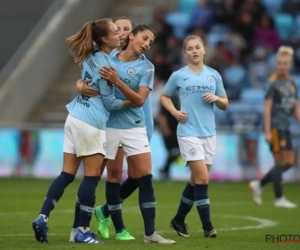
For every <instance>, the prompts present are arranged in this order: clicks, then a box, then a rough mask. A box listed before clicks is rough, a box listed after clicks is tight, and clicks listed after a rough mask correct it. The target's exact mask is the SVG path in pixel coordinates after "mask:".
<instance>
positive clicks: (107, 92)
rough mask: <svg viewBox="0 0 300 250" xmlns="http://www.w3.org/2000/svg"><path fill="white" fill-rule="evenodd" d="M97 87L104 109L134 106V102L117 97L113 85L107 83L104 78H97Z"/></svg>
mask: <svg viewBox="0 0 300 250" xmlns="http://www.w3.org/2000/svg"><path fill="white" fill-rule="evenodd" d="M99 88H100V93H101V96H102V102H103V104H104V107H105V108H106V110H108V111H112V110H120V109H123V108H128V107H132V106H134V104H133V103H132V102H130V101H128V100H125V101H124V100H120V99H117V98H116V96H115V94H114V90H113V85H111V84H109V83H108V82H107V81H106V80H105V79H100V80H99Z"/></svg>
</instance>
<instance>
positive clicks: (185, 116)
mask: <svg viewBox="0 0 300 250" xmlns="http://www.w3.org/2000/svg"><path fill="white" fill-rule="evenodd" d="M173 116H174V117H175V118H176V120H177V121H179V122H180V123H185V122H186V120H187V119H188V114H187V113H186V112H184V111H181V110H177V111H176V112H175V113H174V114H173Z"/></svg>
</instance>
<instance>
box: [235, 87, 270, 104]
mask: <svg viewBox="0 0 300 250" xmlns="http://www.w3.org/2000/svg"><path fill="white" fill-rule="evenodd" d="M264 96H265V92H264V91H263V90H262V89H254V88H248V89H244V90H242V93H241V99H240V100H241V102H242V103H250V104H259V103H263V101H264Z"/></svg>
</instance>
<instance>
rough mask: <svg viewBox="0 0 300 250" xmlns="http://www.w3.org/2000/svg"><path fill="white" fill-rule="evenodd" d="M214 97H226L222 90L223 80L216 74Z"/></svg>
mask: <svg viewBox="0 0 300 250" xmlns="http://www.w3.org/2000/svg"><path fill="white" fill-rule="evenodd" d="M216 95H217V96H226V91H225V89H224V84H223V80H222V77H221V75H220V74H219V73H216Z"/></svg>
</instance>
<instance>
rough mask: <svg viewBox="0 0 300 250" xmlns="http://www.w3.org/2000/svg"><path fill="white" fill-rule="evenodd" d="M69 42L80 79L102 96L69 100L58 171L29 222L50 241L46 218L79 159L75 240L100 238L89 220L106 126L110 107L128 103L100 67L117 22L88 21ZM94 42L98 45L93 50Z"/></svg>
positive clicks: (116, 37)
mask: <svg viewBox="0 0 300 250" xmlns="http://www.w3.org/2000/svg"><path fill="white" fill-rule="evenodd" d="M68 42H69V47H70V52H71V54H72V55H73V56H74V59H75V62H77V63H79V64H82V73H81V74H82V79H86V78H88V79H91V80H92V83H91V85H92V86H93V87H94V88H96V89H98V90H100V92H101V96H100V95H98V96H96V97H93V98H89V97H87V96H84V95H78V96H77V97H76V98H75V99H74V100H73V101H72V102H71V103H69V104H68V105H67V109H68V112H69V115H68V117H67V120H66V123H65V140H64V149H63V151H64V164H63V169H62V173H61V175H60V176H58V177H57V178H56V179H55V180H54V182H53V183H52V185H51V186H50V188H49V190H48V193H47V196H46V199H45V200H44V203H43V206H42V209H41V212H40V215H39V217H38V218H37V219H36V220H35V221H34V222H33V223H32V226H33V229H34V231H35V237H36V239H37V240H38V241H40V242H48V239H47V231H48V228H47V221H48V217H49V215H50V212H51V210H52V209H53V208H54V206H55V205H56V203H57V202H58V200H59V199H60V198H61V196H62V195H63V192H64V189H65V188H66V187H67V186H68V185H69V184H70V183H71V182H72V181H73V180H74V176H75V175H76V173H77V170H78V167H79V164H80V161H81V160H82V161H83V164H84V175H85V176H84V179H83V181H82V183H81V186H80V187H79V190H78V200H79V201H80V207H79V216H78V232H77V234H76V236H75V241H76V242H79V243H96V244H99V243H101V242H99V241H97V240H96V239H95V236H94V234H92V233H91V232H90V228H89V226H90V220H91V217H92V213H93V207H94V204H95V191H96V187H97V184H98V182H99V179H100V173H101V164H102V162H103V158H104V156H105V154H106V152H105V143H106V132H105V129H106V122H107V120H108V117H109V111H108V110H114V109H121V108H126V107H129V106H130V105H132V104H131V103H130V102H129V101H123V100H117V99H116V98H115V96H114V94H113V86H112V85H109V84H108V83H107V81H106V80H105V79H103V78H101V77H100V75H99V73H98V71H99V68H102V67H103V66H108V67H112V66H114V65H113V62H112V61H111V59H110V57H109V54H110V53H111V51H112V50H113V49H114V48H116V47H117V46H118V43H119V35H118V30H117V27H116V25H115V24H114V23H113V22H112V21H111V20H110V19H100V20H98V21H96V22H88V23H86V24H85V25H84V26H83V28H82V29H81V30H80V31H79V32H78V33H77V34H75V35H73V36H71V37H69V38H68ZM94 43H96V44H97V46H98V48H99V49H100V50H99V51H95V50H94Z"/></svg>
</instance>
